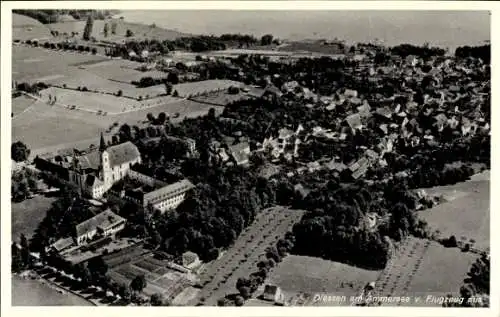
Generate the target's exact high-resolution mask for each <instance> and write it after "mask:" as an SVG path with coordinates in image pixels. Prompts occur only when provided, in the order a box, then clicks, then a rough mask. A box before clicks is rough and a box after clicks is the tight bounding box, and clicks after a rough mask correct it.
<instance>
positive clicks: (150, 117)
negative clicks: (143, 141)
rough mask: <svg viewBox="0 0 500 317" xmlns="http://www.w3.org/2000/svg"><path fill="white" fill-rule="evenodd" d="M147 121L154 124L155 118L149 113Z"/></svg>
mask: <svg viewBox="0 0 500 317" xmlns="http://www.w3.org/2000/svg"><path fill="white" fill-rule="evenodd" d="M146 119H148V121H149V122H153V121H154V120H155V117H154V116H153V114H152V113H151V112H148V114H147V115H146Z"/></svg>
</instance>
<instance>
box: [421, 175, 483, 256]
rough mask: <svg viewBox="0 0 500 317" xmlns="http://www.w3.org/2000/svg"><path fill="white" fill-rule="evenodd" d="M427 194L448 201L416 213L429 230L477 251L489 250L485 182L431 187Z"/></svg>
mask: <svg viewBox="0 0 500 317" xmlns="http://www.w3.org/2000/svg"><path fill="white" fill-rule="evenodd" d="M427 192H429V193H437V194H444V196H445V197H448V199H450V198H451V199H450V200H449V201H448V202H445V203H442V204H440V205H438V206H436V207H434V208H431V209H427V210H423V211H421V212H420V216H421V217H422V218H423V219H425V220H426V221H427V223H428V224H429V226H430V227H431V228H432V229H434V230H439V231H440V232H441V235H442V236H443V237H449V236H451V235H454V236H455V237H456V238H457V240H462V241H464V242H469V243H472V244H473V246H475V247H477V248H480V249H483V250H485V249H487V248H489V245H490V229H489V228H490V182H489V181H487V180H480V181H467V182H463V183H459V184H455V185H451V186H441V187H439V188H433V189H430V190H427ZM471 239H472V241H471Z"/></svg>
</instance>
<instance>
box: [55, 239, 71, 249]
mask: <svg viewBox="0 0 500 317" xmlns="http://www.w3.org/2000/svg"><path fill="white" fill-rule="evenodd" d="M72 245H73V239H72V238H71V237H69V238H61V239H59V240H57V241H56V242H55V243H54V244H52V248H54V249H55V250H56V251H57V252H59V251H61V250H64V249H66V248H68V247H70V246H72Z"/></svg>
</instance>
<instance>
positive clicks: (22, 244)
mask: <svg viewBox="0 0 500 317" xmlns="http://www.w3.org/2000/svg"><path fill="white" fill-rule="evenodd" d="M11 250H12V254H11V256H12V266H11V270H12V272H14V273H19V272H21V271H22V270H24V269H26V268H29V267H30V266H31V257H30V250H29V243H28V239H27V238H26V236H25V235H24V234H21V237H20V241H19V244H17V243H16V242H12V247H11Z"/></svg>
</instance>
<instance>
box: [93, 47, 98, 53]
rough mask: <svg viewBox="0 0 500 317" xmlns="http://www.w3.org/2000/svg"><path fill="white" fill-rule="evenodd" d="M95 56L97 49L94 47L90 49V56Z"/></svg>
mask: <svg viewBox="0 0 500 317" xmlns="http://www.w3.org/2000/svg"><path fill="white" fill-rule="evenodd" d="M96 54H97V49H96V48H95V47H92V55H96Z"/></svg>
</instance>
